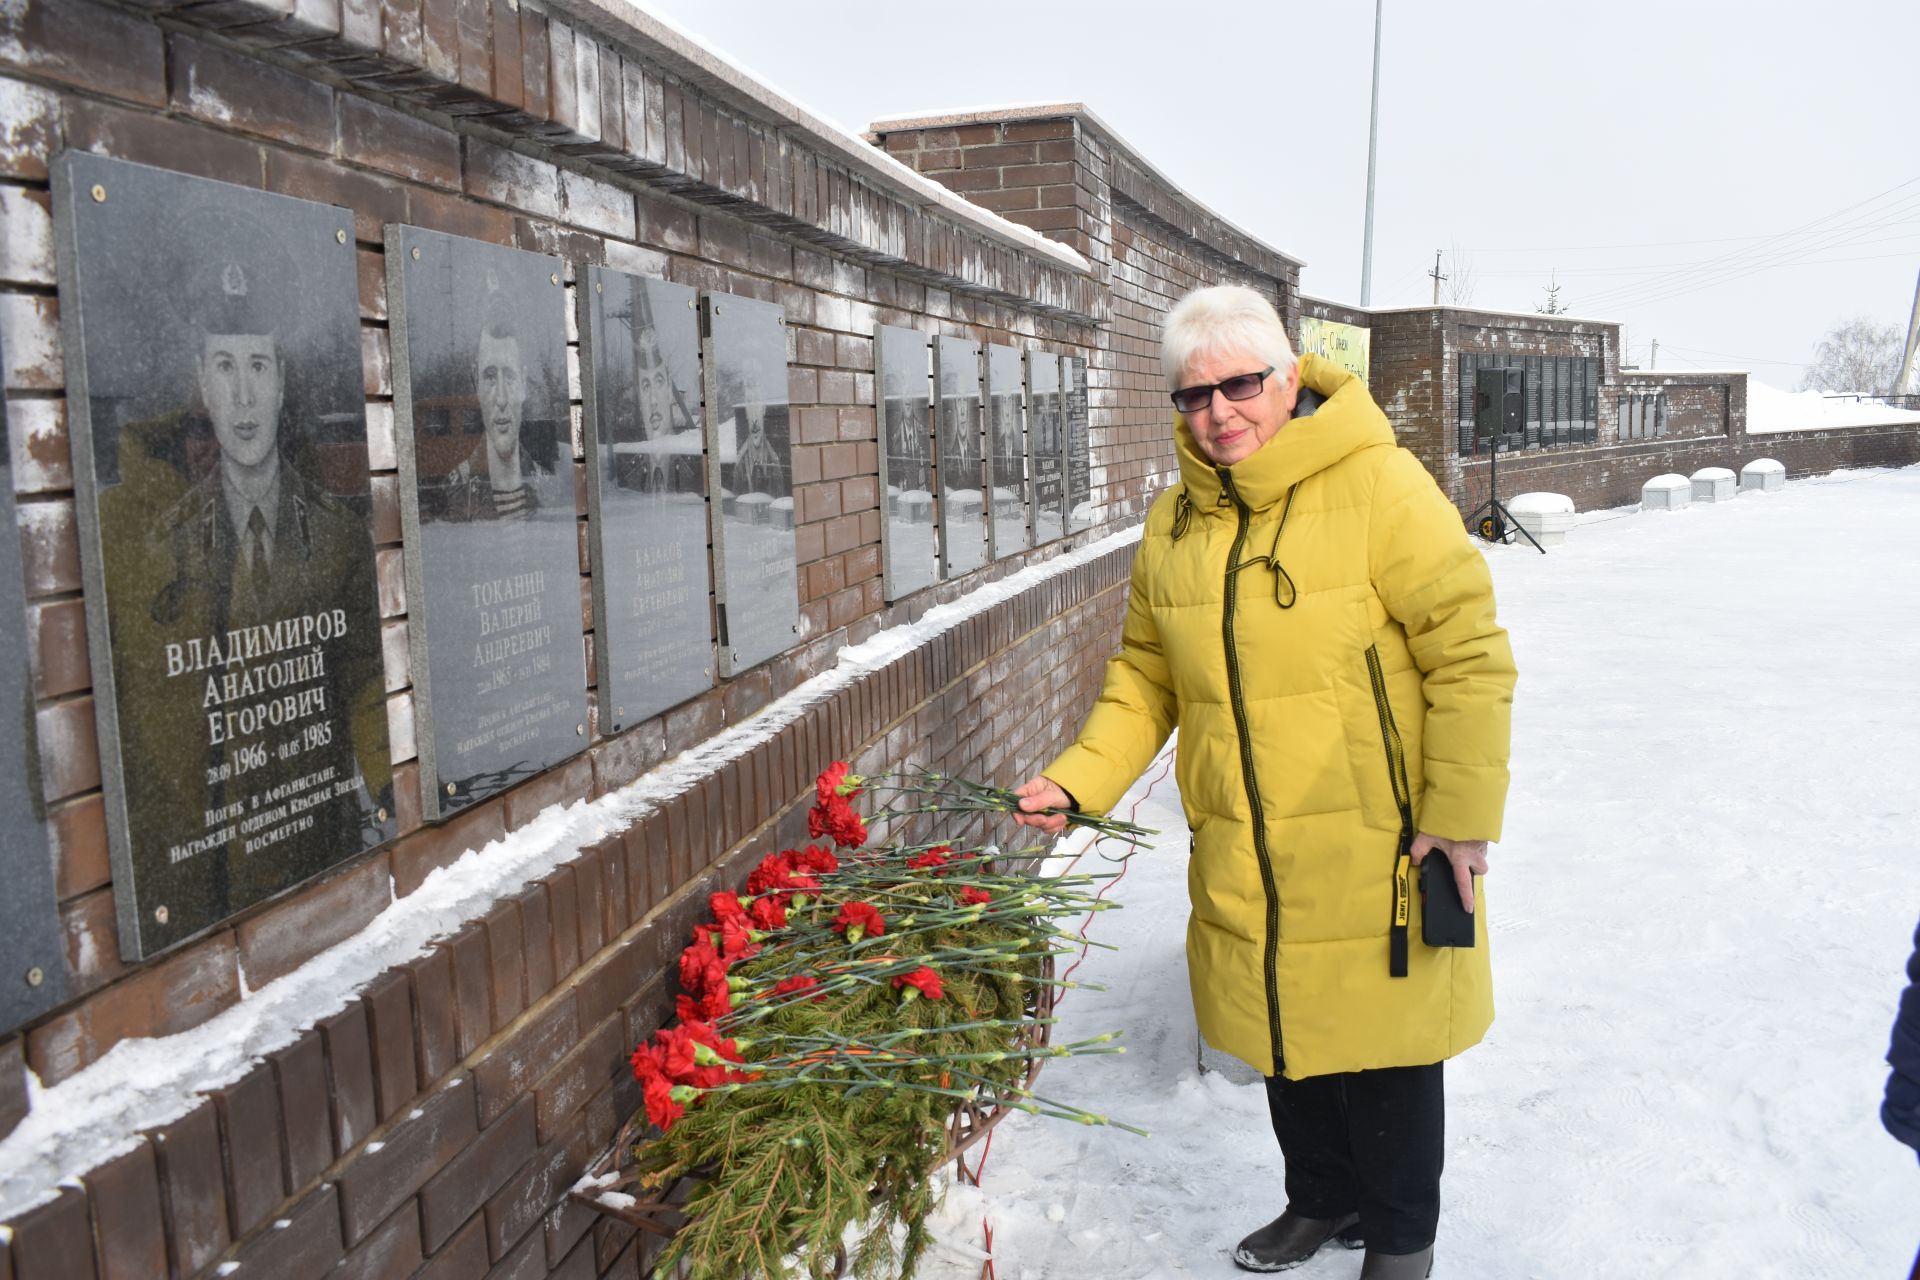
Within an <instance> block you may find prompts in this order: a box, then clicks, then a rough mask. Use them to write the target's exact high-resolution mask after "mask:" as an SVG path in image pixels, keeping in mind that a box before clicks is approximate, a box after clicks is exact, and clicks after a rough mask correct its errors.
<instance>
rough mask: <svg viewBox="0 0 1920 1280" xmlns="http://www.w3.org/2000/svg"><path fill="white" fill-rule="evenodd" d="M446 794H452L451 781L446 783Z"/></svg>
mask: <svg viewBox="0 0 1920 1280" xmlns="http://www.w3.org/2000/svg"><path fill="white" fill-rule="evenodd" d="M447 794H448V795H452V794H453V784H452V783H451V782H449V783H448V784H447Z"/></svg>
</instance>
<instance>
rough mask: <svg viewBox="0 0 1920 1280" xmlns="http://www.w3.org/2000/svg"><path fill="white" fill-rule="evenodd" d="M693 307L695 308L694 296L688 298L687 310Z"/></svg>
mask: <svg viewBox="0 0 1920 1280" xmlns="http://www.w3.org/2000/svg"><path fill="white" fill-rule="evenodd" d="M693 309H694V308H693V299H692V298H688V299H687V310H689V311H692V310H693Z"/></svg>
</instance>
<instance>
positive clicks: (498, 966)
mask: <svg viewBox="0 0 1920 1280" xmlns="http://www.w3.org/2000/svg"><path fill="white" fill-rule="evenodd" d="M484 927H485V930H486V935H487V986H488V990H489V991H490V992H491V993H492V995H493V1021H494V1025H495V1026H496V1027H500V1026H504V1025H506V1024H507V1023H509V1022H512V1021H513V1020H514V1019H515V1018H517V1017H519V1016H520V1012H521V1010H523V1009H525V1008H526V1007H527V988H526V967H527V951H526V947H527V944H526V935H525V933H524V931H523V930H522V929H521V927H520V908H519V907H518V906H517V905H516V904H514V903H512V902H503V903H500V904H499V905H498V906H496V907H494V908H493V910H491V911H489V912H488V913H487V915H486V918H485V921H484ZM484 1111H485V1107H484V1104H483V1106H482V1113H483V1117H482V1120H481V1123H482V1124H485V1123H486V1120H485V1118H484Z"/></svg>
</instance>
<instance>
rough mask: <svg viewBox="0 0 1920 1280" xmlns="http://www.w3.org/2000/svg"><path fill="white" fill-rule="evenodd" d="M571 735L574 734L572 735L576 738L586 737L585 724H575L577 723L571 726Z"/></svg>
mask: <svg viewBox="0 0 1920 1280" xmlns="http://www.w3.org/2000/svg"><path fill="white" fill-rule="evenodd" d="M573 736H574V737H576V738H584V737H586V736H587V726H585V725H583V724H577V725H575V726H573Z"/></svg>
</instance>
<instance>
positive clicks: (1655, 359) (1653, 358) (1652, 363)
mask: <svg viewBox="0 0 1920 1280" xmlns="http://www.w3.org/2000/svg"><path fill="white" fill-rule="evenodd" d="M1680 363H1681V364H1685V363H1686V361H1685V360H1682V361H1681V362H1680ZM1659 367H1660V339H1658V338H1655V339H1654V340H1653V354H1652V355H1650V356H1649V357H1647V368H1649V369H1658V368H1659Z"/></svg>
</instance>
